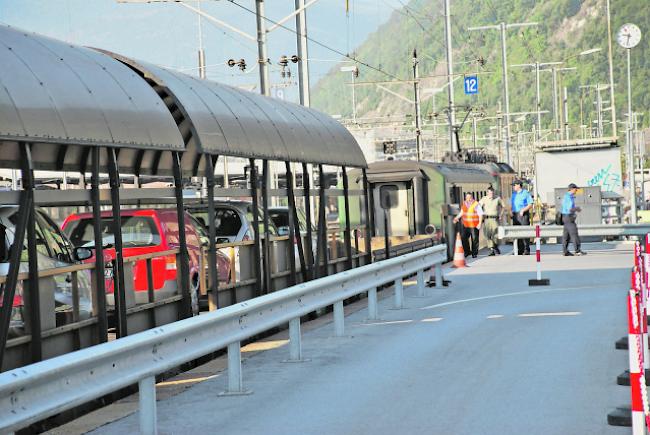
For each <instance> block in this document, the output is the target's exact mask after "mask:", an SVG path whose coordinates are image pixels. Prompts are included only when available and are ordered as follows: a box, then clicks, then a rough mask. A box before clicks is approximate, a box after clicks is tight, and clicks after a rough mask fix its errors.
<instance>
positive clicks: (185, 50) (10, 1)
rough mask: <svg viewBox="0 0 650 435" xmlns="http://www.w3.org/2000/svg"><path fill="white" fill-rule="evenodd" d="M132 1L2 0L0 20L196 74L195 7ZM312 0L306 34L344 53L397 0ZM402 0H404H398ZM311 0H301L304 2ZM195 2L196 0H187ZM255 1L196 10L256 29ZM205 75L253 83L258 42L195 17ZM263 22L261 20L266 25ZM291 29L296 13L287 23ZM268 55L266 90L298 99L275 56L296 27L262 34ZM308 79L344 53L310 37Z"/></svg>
mask: <svg viewBox="0 0 650 435" xmlns="http://www.w3.org/2000/svg"><path fill="white" fill-rule="evenodd" d="M124 1H131V2H132V1H134V0H0V23H4V24H7V25H11V26H15V27H19V28H21V29H24V30H29V31H33V32H36V33H40V34H43V35H46V36H50V37H53V38H57V39H61V40H64V41H67V42H70V43H74V44H79V45H85V46H91V47H98V48H102V49H106V50H110V51H114V52H117V53H119V54H122V55H125V56H128V57H133V58H136V59H139V60H144V61H148V62H151V63H154V64H157V65H161V66H165V67H170V68H173V69H177V70H181V71H183V72H186V73H188V74H194V75H198V69H197V67H196V66H197V64H198V60H197V58H198V55H197V51H198V47H199V19H198V17H199V16H198V14H196V13H195V12H193V11H191V10H189V9H187V8H185V7H183V6H182V5H179V4H177V3H172V2H166V3H142V0H135V1H140V2H141V3H124ZM348 1H349V12H348V13H347V14H346V10H345V5H346V0H318V2H316V3H315V4H314V5H313V6H310V7H309V8H308V12H307V23H308V35H309V37H310V38H313V39H314V40H316V41H318V42H320V43H322V44H323V45H326V46H328V47H331V48H334V49H335V50H338V51H340V52H343V53H349V52H352V51H353V50H354V48H355V47H357V46H359V45H360V44H361V43H362V42H363V41H364V40H365V39H366V37H367V36H368V35H369V34H370V33H372V32H374V31H375V30H376V29H377V28H378V27H379V25H380V24H382V23H384V22H385V21H387V20H388V19H389V18H390V16H391V14H393V13H396V12H395V10H396V9H400V8H401V7H402V3H403V2H402V0H348ZM404 1H406V0H404ZM308 2H309V0H307V1H306V3H308ZM186 3H187V4H189V5H190V6H192V7H194V8H196V7H197V5H198V2H197V1H186ZM237 4H239V5H241V6H243V7H244V8H247V9H250V10H251V11H254V10H255V2H254V0H235V1H234V2H231V1H228V0H201V6H200V7H201V9H202V10H203V11H204V12H205V13H207V14H209V15H211V16H213V17H215V18H217V19H219V20H221V21H224V22H226V23H228V24H230V25H231V26H234V27H236V28H238V29H240V30H241V31H243V32H245V33H247V34H249V35H251V36H253V37H254V36H255V35H256V23H255V15H254V14H252V13H251V12H249V11H246V10H244V9H243V8H242V7H239V6H237ZM264 4H265V7H266V16H267V17H268V18H269V19H272V20H274V21H279V20H280V19H282V18H284V17H285V16H287V15H289V14H290V13H291V12H292V11H293V10H294V1H293V0H266V1H265V2H264ZM201 23H202V25H201V28H202V35H203V37H202V41H203V46H204V49H205V54H206V65H207V78H209V79H211V80H215V81H219V82H222V83H227V84H231V85H236V86H242V87H246V88H248V89H251V90H259V89H258V88H257V86H258V83H259V71H258V69H257V68H256V60H257V44H256V42H254V41H251V40H249V39H246V37H244V36H241V35H238V34H237V33H236V32H233V31H231V30H227V29H224V28H223V27H219V26H217V25H215V24H213V23H211V22H210V21H208V20H206V19H202V20H201ZM271 25H272V24H271V23H267V27H268V26H271ZM285 25H286V26H287V27H290V28H291V29H294V28H295V19H293V18H292V19H290V20H289V21H287V22H286V23H285ZM267 36H268V57H269V59H270V60H271V62H272V65H271V71H270V81H271V84H272V94H273V95H274V96H276V95H277V92H278V89H282V91H283V93H284V95H285V98H286V99H288V100H291V101H295V100H297V85H296V84H295V82H296V81H297V67H296V66H295V65H293V64H290V65H291V74H292V77H291V78H290V79H287V78H282V77H281V74H280V68H279V67H278V65H277V61H278V60H279V58H280V56H282V55H287V56H291V55H293V54H296V51H297V50H296V37H295V34H293V33H291V32H289V31H287V30H284V29H281V28H278V29H276V30H274V31H272V32H271V33H269V34H268V35H267ZM240 58H243V59H245V60H246V63H247V66H248V68H247V70H246V71H244V72H241V71H240V70H239V69H237V68H236V67H235V68H231V67H228V66H226V61H227V60H228V59H236V60H238V59H240ZM309 59H310V63H309V66H310V80H311V86H312V87H313V86H314V85H315V83H316V82H317V81H318V79H319V78H321V77H323V76H324V75H325V74H326V73H327V71H328V70H329V69H331V68H332V67H333V66H334V65H335V64H336V62H337V61H340V60H342V57H341V56H340V55H338V54H336V53H334V52H332V51H330V50H327V49H325V48H323V47H321V46H319V45H317V44H315V43H312V42H310V43H309Z"/></svg>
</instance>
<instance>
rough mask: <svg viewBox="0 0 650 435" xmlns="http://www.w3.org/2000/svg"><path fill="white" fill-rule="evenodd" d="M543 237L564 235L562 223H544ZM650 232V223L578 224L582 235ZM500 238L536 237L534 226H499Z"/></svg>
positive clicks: (617, 234)
mask: <svg viewBox="0 0 650 435" xmlns="http://www.w3.org/2000/svg"><path fill="white" fill-rule="evenodd" d="M540 229H541V238H542V239H547V238H549V237H562V231H563V227H562V226H561V225H542V226H541V227H540ZM648 233H650V224H612V225H578V234H580V236H581V237H582V236H585V237H591V236H596V237H598V236H602V237H621V236H645V235H646V234H648ZM498 234H499V238H500V239H502V240H516V239H529V238H530V239H532V238H534V237H535V227H533V226H503V227H499V232H498Z"/></svg>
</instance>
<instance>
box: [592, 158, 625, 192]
mask: <svg viewBox="0 0 650 435" xmlns="http://www.w3.org/2000/svg"><path fill="white" fill-rule="evenodd" d="M587 185H588V186H601V187H602V190H603V191H613V190H616V188H618V187H621V176H620V174H617V173H616V172H614V171H612V164H611V163H610V164H609V165H607V166H606V167H604V168H601V169H600V170H598V172H596V175H594V176H593V177H591V179H590V180H589V181H588V182H587Z"/></svg>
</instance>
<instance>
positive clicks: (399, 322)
mask: <svg viewBox="0 0 650 435" xmlns="http://www.w3.org/2000/svg"><path fill="white" fill-rule="evenodd" d="M412 322H413V320H389V321H386V322H369V323H359V325H366V326H372V325H399V324H401V323H412Z"/></svg>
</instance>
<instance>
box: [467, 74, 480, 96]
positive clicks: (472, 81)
mask: <svg viewBox="0 0 650 435" xmlns="http://www.w3.org/2000/svg"><path fill="white" fill-rule="evenodd" d="M475 94H478V77H477V76H468V77H465V95H475Z"/></svg>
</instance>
